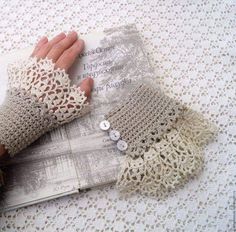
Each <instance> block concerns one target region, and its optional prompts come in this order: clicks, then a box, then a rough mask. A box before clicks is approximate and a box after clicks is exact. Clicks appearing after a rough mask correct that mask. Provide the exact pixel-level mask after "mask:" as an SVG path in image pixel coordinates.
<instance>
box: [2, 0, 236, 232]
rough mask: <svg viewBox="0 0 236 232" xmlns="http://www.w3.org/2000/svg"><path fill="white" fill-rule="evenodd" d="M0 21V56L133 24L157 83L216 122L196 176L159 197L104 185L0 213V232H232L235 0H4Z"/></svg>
mask: <svg viewBox="0 0 236 232" xmlns="http://www.w3.org/2000/svg"><path fill="white" fill-rule="evenodd" d="M0 17H1V20H0V52H1V53H8V52H10V51H12V50H15V49H21V48H24V47H28V46H29V45H33V44H34V43H35V42H36V41H37V40H38V39H39V38H40V37H41V36H43V35H47V36H49V37H52V36H54V35H56V34H57V33H59V32H61V31H65V32H68V31H70V30H76V31H79V32H80V33H81V34H84V33H87V32H92V31H94V30H102V29H103V28H108V27H113V26H118V25H123V24H126V23H136V25H137V27H138V30H139V31H140V33H141V36H142V39H143V41H144V43H145V47H146V50H147V52H148V56H149V57H150V61H151V63H152V65H153V66H154V67H155V70H156V75H157V78H158V80H159V83H160V86H161V87H162V88H163V89H164V90H165V91H166V93H167V94H168V95H169V96H172V97H174V98H176V99H178V100H180V101H181V102H183V103H186V104H187V105H188V106H190V107H192V108H193V109H195V110H197V111H199V112H202V113H203V114H204V115H205V117H206V118H208V119H210V120H211V121H213V122H214V123H216V124H217V126H218V127H219V135H218V137H217V138H216V139H215V141H214V142H213V143H212V144H210V145H209V146H208V147H207V149H206V151H205V166H204V170H203V172H202V173H201V174H200V175H199V176H198V177H196V178H194V179H193V180H191V181H190V182H189V183H188V184H187V185H185V187H184V188H183V189H180V190H178V191H176V192H174V193H173V194H172V195H171V196H170V197H169V198H168V199H167V200H165V201H162V202H158V201H157V200H155V199H150V198H146V197H142V196H134V197H132V198H129V199H127V200H126V201H124V200H121V199H120V198H119V196H118V194H117V192H116V190H115V188H114V187H112V186H107V187H103V188H100V189H94V190H91V191H88V192H85V193H82V194H77V195H73V196H68V197H63V198H60V199H57V200H51V201H48V202H44V203H41V204H37V205H34V206H30V207H27V208H22V209H19V210H15V211H10V212H7V213H4V214H0V231H69V232H73V231H89V232H90V231H92V232H93V231H158V232H159V231H188V232H189V231H209V232H210V231H214V232H215V231H233V213H234V212H235V211H236V209H235V208H234V205H233V200H235V201H236V199H233V191H235V190H236V188H235V186H236V185H235V180H236V179H235V177H236V176H235V174H236V167H235V166H236V165H235V164H236V148H235V147H236V144H235V143H236V112H235V111H236V97H235V95H236V75H235V74H236V68H235V67H236V65H235V62H236V59H235V58H236V57H235V56H236V41H235V38H236V3H235V1H220V0H216V1H214V0H212V1H210V0H209V1H177V0H176V1H154V0H146V1H141V0H139V1H138V0H134V1H115V0H109V1H108V0H107V1H106V0H101V1H99V0H92V1H88V0H81V1H62V0H57V1H56V0H55V1H37V0H36V1H15V0H11V1H8V0H6V1H0ZM235 195H236V194H235ZM235 223H236V222H235Z"/></svg>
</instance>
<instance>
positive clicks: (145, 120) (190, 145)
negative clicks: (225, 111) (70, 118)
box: [100, 83, 216, 199]
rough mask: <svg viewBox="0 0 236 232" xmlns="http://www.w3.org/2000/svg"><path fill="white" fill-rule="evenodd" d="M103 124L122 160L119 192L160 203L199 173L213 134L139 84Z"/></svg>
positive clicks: (196, 115) (195, 115) (178, 106)
mask: <svg viewBox="0 0 236 232" xmlns="http://www.w3.org/2000/svg"><path fill="white" fill-rule="evenodd" d="M102 123H104V125H105V127H104V128H102V127H101V128H102V129H105V130H106V129H107V130H108V132H109V136H110V138H111V139H112V140H116V141H117V147H118V149H119V150H121V151H123V153H124V155H125V158H124V161H123V163H122V164H121V170H120V173H119V175H118V180H117V183H116V186H117V188H118V189H119V190H120V192H121V193H123V194H131V193H134V192H140V193H142V194H144V195H148V196H155V197H158V198H160V199H161V198H164V197H165V196H166V195H167V193H168V192H169V191H170V190H171V189H174V188H177V186H179V185H181V184H183V183H184V182H185V181H186V180H187V179H188V178H189V177H190V176H193V175H195V174H197V173H198V172H199V170H200V169H201V168H202V165H203V148H204V145H206V144H207V143H208V141H209V140H210V139H211V138H213V136H214V134H215V133H216V127H215V126H214V125H213V124H212V123H210V122H208V121H207V120H205V119H204V118H203V117H202V116H201V115H200V114H199V113H197V112H194V111H193V110H190V109H188V108H186V107H185V106H183V105H181V104H180V103H179V102H177V101H175V100H173V99H171V98H170V97H168V96H166V95H165V94H163V93H162V92H160V90H159V89H158V90H156V89H155V88H153V87H149V86H148V85H147V84H143V83H142V84H139V85H137V86H136V87H135V88H134V90H133V91H132V92H131V93H130V94H129V96H128V97H127V98H126V99H125V100H123V101H122V102H121V104H120V105H118V106H117V107H114V108H113V109H112V110H111V111H110V112H109V113H108V114H107V115H105V121H103V122H102ZM100 126H101V125H100Z"/></svg>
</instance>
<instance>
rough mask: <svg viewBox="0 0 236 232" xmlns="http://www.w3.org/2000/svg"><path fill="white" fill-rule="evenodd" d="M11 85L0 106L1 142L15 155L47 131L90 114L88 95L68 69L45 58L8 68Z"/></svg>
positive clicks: (33, 59) (22, 62)
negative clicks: (74, 82)
mask: <svg viewBox="0 0 236 232" xmlns="http://www.w3.org/2000/svg"><path fill="white" fill-rule="evenodd" d="M8 77H9V86H8V91H7V95H6V98H5V101H4V103H3V105H1V106H0V144H4V146H5V148H6V149H7V150H8V153H9V154H10V156H14V155H15V154H16V153H18V152H19V151H21V150H22V149H23V148H25V147H27V146H28V145H30V144H31V143H32V142H34V141H35V140H36V139H38V138H39V137H40V136H41V135H43V134H44V133H46V132H48V131H50V130H52V129H54V128H56V127H58V126H59V125H62V124H64V123H68V122H70V121H71V120H73V119H75V118H77V117H79V116H81V115H83V114H85V113H87V112H88V111H89V110H90V109H89V104H88V103H87V102H86V99H87V97H86V96H85V93H84V92H83V91H81V90H80V88H79V87H76V86H71V85H70V79H69V77H68V74H66V73H65V70H61V69H56V68H55V65H54V63H53V62H52V61H51V60H49V59H47V58H45V59H40V60H37V59H36V58H29V59H27V60H23V61H21V62H19V63H14V64H12V65H10V66H9V67H8Z"/></svg>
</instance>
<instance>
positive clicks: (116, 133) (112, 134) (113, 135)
mask: <svg viewBox="0 0 236 232" xmlns="http://www.w3.org/2000/svg"><path fill="white" fill-rule="evenodd" d="M109 136H110V138H111V140H113V141H117V140H118V139H119V138H120V132H119V131H117V130H111V131H110V132H109Z"/></svg>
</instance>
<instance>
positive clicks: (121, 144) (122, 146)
mask: <svg viewBox="0 0 236 232" xmlns="http://www.w3.org/2000/svg"><path fill="white" fill-rule="evenodd" d="M116 145H117V148H118V149H119V150H120V151H125V150H126V149H127V148H128V144H127V143H126V142H125V141H124V140H119V141H118V142H117V144H116Z"/></svg>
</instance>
